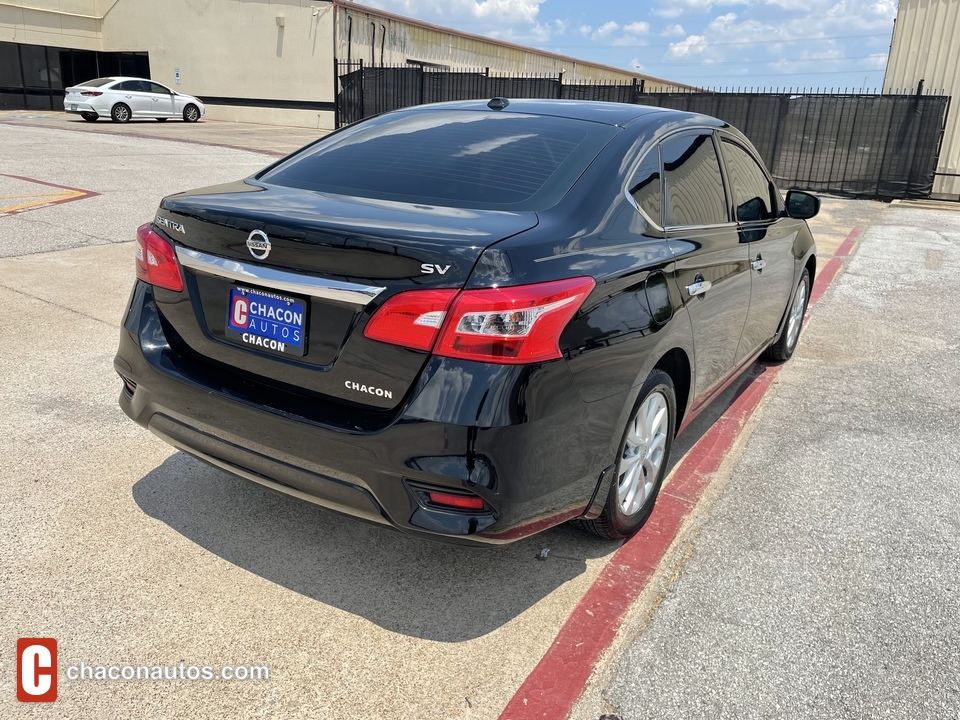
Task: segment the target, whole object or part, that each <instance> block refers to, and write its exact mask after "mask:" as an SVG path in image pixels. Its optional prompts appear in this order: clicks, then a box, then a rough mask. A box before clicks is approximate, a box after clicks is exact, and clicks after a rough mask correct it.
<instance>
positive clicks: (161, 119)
mask: <svg viewBox="0 0 960 720" xmlns="http://www.w3.org/2000/svg"><path fill="white" fill-rule="evenodd" d="M166 121H167V119H166V118H157V122H166Z"/></svg>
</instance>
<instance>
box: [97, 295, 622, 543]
mask: <svg viewBox="0 0 960 720" xmlns="http://www.w3.org/2000/svg"><path fill="white" fill-rule="evenodd" d="M152 293H153V290H152V288H150V287H149V286H147V285H144V284H143V283H139V282H138V283H137V285H136V288H135V291H134V294H133V297H132V300H131V305H130V309H129V311H128V315H127V318H126V320H125V323H124V327H123V330H122V332H121V338H120V348H119V351H118V354H117V358H116V360H115V367H116V369H117V372H119V373H120V374H121V375H122V376H123V377H124V378H125V379H126V380H128V381H132V383H135V384H136V389H135V390H134V391H133V392H132V393H131V392H130V391H129V390H127V389H124V390H123V391H122V393H121V397H120V405H121V407H122V408H123V410H124V412H126V414H127V415H128V416H130V417H131V418H132V419H133V420H135V421H136V422H138V423H139V424H141V425H143V426H145V427H147V428H149V429H150V430H151V431H152V432H154V433H155V434H156V435H158V436H159V437H161V438H162V439H164V440H165V441H167V442H168V443H170V444H171V445H173V446H175V447H177V448H179V449H181V450H184V451H186V452H188V453H191V454H193V455H195V456H197V457H199V458H201V459H203V460H205V461H207V462H209V463H211V464H213V465H215V466H217V467H220V468H222V469H224V470H227V471H229V472H232V473H234V474H236V475H239V476H241V477H245V478H247V479H249V480H252V481H254V482H258V483H260V484H262V485H265V486H267V487H270V488H273V489H275V490H279V491H281V492H285V493H287V494H290V495H294V496H296V497H299V498H301V499H304V500H308V501H310V502H313V503H316V504H318V505H322V506H324V507H326V508H329V509H331V510H334V511H337V512H340V513H344V514H347V515H351V516H353V517H356V518H359V519H362V520H366V521H369V522H373V523H378V524H382V525H388V526H392V527H394V528H397V529H399V530H402V531H406V532H412V533H419V534H424V535H429V536H432V537H434V538H437V539H442V540H446V541H451V542H459V543H465V544H500V543H505V542H511V541H513V540H517V539H519V538H522V537H526V536H528V535H531V534H533V533H536V532H539V531H541V530H544V529H546V528H548V527H550V526H552V525H556V524H558V523H560V522H563V521H565V520H568V519H571V518H573V517H577V516H581V515H583V514H584V513H585V512H587V511H588V510H589V509H591V507H592V506H591V502H592V500H593V499H594V495H595V493H597V490H598V485H599V484H600V477H601V474H602V471H603V470H604V469H605V468H606V467H607V466H609V465H610V464H611V463H612V458H613V456H614V453H615V448H614V447H612V444H615V443H614V441H613V438H614V437H615V436H616V437H618V430H617V429H615V428H614V427H613V424H615V422H616V418H617V417H618V416H619V412H620V409H621V407H620V404H622V403H623V402H624V398H620V397H618V396H615V397H613V398H608V399H606V400H604V401H598V402H596V403H584V402H583V401H582V399H581V398H580V395H579V393H578V392H577V391H576V389H575V386H574V384H573V382H572V381H571V378H570V375H569V371H568V370H567V367H566V364H565V363H564V362H563V361H559V362H553V363H546V364H544V365H541V366H536V367H534V368H518V367H513V368H510V369H509V371H506V372H505V371H504V366H496V367H493V368H492V367H491V366H487V365H484V364H480V363H468V362H460V361H456V362H455V364H456V365H457V367H452V365H451V364H452V363H454V361H450V360H444V359H439V358H433V359H431V360H430V361H429V362H428V363H427V366H426V367H425V368H424V370H423V373H422V377H421V378H420V380H419V381H418V383H417V384H416V386H415V388H414V389H413V390H412V391H411V395H410V397H409V398H407V400H406V401H405V402H404V403H403V404H402V405H401V407H400V409H399V410H398V411H396V413H395V415H394V416H393V417H391V418H389V419H387V420H385V421H384V422H383V423H381V424H380V425H379V426H377V427H374V428H361V427H359V426H356V425H355V426H354V427H352V428H351V427H345V426H344V424H343V423H344V418H349V417H350V411H349V409H346V410H344V412H343V413H342V415H338V414H336V413H334V412H331V413H330V422H325V421H324V420H323V418H318V417H317V416H314V417H311V418H305V417H302V416H298V415H296V414H294V413H291V412H289V411H287V410H284V409H283V408H276V407H269V406H267V405H266V404H265V403H264V402H263V401H262V399H261V398H262V397H263V396H262V395H261V396H257V401H251V396H249V395H248V396H244V395H243V394H242V393H240V392H238V391H237V390H236V389H235V388H229V387H223V386H219V385H220V383H218V382H217V381H216V380H215V378H217V377H222V374H221V375H218V374H217V373H216V372H213V373H210V372H203V369H202V368H199V367H195V366H194V365H192V364H191V363H192V361H190V360H189V359H187V358H185V357H183V356H180V355H178V354H177V353H176V352H175V351H174V349H173V348H172V347H171V346H170V344H169V343H168V342H167V341H166V339H165V337H164V330H163V324H162V322H160V319H159V316H158V314H157V310H156V304H155V302H154V301H153V295H152ZM452 377H456V378H458V382H457V384H453V383H451V382H450V379H451V378H452ZM471 377H473V378H474V379H475V381H476V382H474V383H473V385H474V388H473V390H472V391H471V389H470V385H471V382H470V378H471ZM464 378H466V380H464ZM498 384H499V387H498ZM481 388H482V390H483V392H479V390H480V389H481ZM437 398H442V399H441V400H438V399H437ZM491 398H492V399H491ZM478 419H479V420H480V421H481V424H478ZM338 423H339V426H338ZM422 487H430V488H436V489H438V490H446V489H449V490H451V491H455V492H466V493H471V494H474V495H477V496H479V497H481V498H483V500H484V503H485V505H486V508H485V510H484V511H482V512H470V511H454V510H443V509H438V508H436V507H432V506H430V505H429V503H424V502H423V499H422V496H421V495H420V494H419V493H418V492H417V488H422Z"/></svg>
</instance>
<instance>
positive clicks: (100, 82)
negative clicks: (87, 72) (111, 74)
mask: <svg viewBox="0 0 960 720" xmlns="http://www.w3.org/2000/svg"><path fill="white" fill-rule="evenodd" d="M112 82H114V79H113V78H97V79H96V80H86V81H84V82H82V83H80V84H81V85H86V86H87V87H103V86H104V85H109V84H110V83H112Z"/></svg>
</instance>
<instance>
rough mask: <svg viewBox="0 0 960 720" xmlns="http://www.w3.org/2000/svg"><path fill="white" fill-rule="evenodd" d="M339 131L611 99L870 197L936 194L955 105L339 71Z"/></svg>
mask: <svg viewBox="0 0 960 720" xmlns="http://www.w3.org/2000/svg"><path fill="white" fill-rule="evenodd" d="M337 69H338V73H337V74H338V76H339V79H340V90H339V92H338V95H337V126H338V127H340V126H342V125H347V124H350V123H352V122H356V121H357V120H360V119H362V118H365V117H370V116H372V115H377V114H379V113H382V112H386V111H388V110H395V109H398V108H402V107H408V106H411V105H419V104H423V103H431V102H442V101H445V100H468V99H481V98H491V97H497V96H502V97H508V98H571V99H578V100H607V101H613V102H625V103H636V104H643V105H655V106H660V107H669V108H674V109H677V110H686V111H689V112H697V113H704V114H706V115H712V116H714V117H718V118H720V119H722V120H725V121H726V122H729V123H730V124H731V125H733V126H734V127H736V128H738V129H740V130H741V131H742V132H743V133H744V134H745V135H746V136H747V137H748V138H750V140H751V141H752V142H753V144H754V145H755V146H756V148H757V150H758V152H759V153H760V154H761V155H762V157H763V159H764V162H765V163H766V164H767V167H768V168H769V169H770V171H771V173H773V175H774V177H775V178H776V179H777V181H778V182H779V183H780V184H781V185H782V186H785V187H803V188H807V189H810V190H816V191H820V192H830V193H836V194H840V195H848V196H853V197H864V198H881V199H894V198H925V197H929V196H930V194H931V192H932V189H933V180H934V171H935V170H936V167H937V159H938V156H939V151H940V143H941V139H942V137H943V130H944V125H945V123H946V119H947V114H948V111H949V105H950V98H949V97H948V96H945V95H942V94H922V93H920V92H917V93H909V94H906V93H905V94H885V95H884V94H870V93H794V92H791V91H784V92H682V93H652V92H644V87H643V84H642V82H633V83H626V84H615V83H613V84H569V83H565V82H564V81H563V77H562V76H560V77H522V78H521V77H497V76H491V75H490V73H489V72H488V71H483V72H465V71H448V70H438V69H431V68H423V67H416V66H414V67H364V66H363V63H362V62H354V63H349V64H348V63H338V64H337Z"/></svg>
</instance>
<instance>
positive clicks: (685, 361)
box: [653, 347, 693, 433]
mask: <svg viewBox="0 0 960 720" xmlns="http://www.w3.org/2000/svg"><path fill="white" fill-rule="evenodd" d="M653 368H654V369H655V370H663V371H664V372H665V373H666V374H667V375H669V376H670V379H671V380H673V389H674V392H675V394H676V400H677V422H676V426H675V432H676V433H679V432H680V428H681V427H682V424H683V418H684V416H685V415H686V413H687V407H688V406H689V404H690V388H691V387H692V386H693V365H692V364H691V362H690V358H689V357H688V356H687V353H686V351H684V350H683V349H681V348H679V347H674V348H671V349H670V350H668V351H667V352H665V353H664V354H663V355H661V356H660V359H659V360H657V362H655V363H654V365H653Z"/></svg>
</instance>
